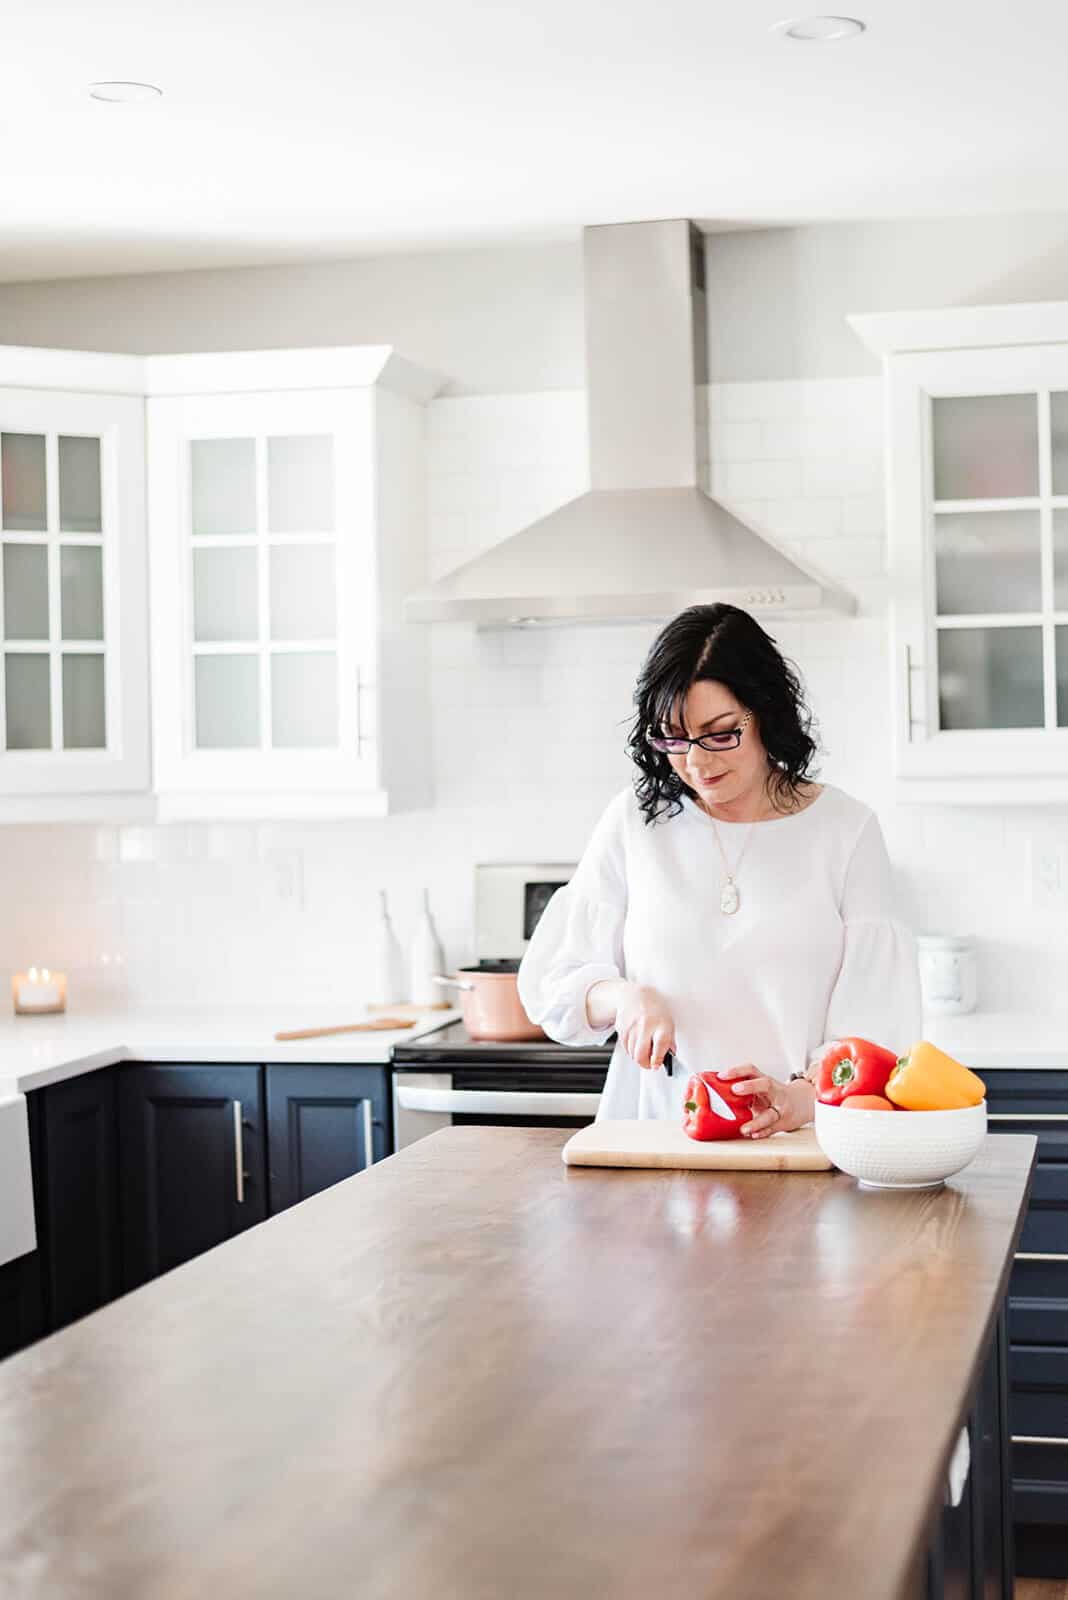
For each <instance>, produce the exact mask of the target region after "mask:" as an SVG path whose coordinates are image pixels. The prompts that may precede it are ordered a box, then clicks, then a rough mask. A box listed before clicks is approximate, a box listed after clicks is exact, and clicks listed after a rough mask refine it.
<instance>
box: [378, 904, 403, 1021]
mask: <svg viewBox="0 0 1068 1600" xmlns="http://www.w3.org/2000/svg"><path fill="white" fill-rule="evenodd" d="M378 898H379V902H380V912H379V918H378V926H377V927H376V928H375V938H374V960H373V962H372V968H371V984H372V990H373V992H372V995H371V1001H372V1004H376V1005H380V1006H392V1005H400V1004H403V1002H404V1000H405V994H404V990H405V982H404V957H403V955H402V954H401V947H400V945H399V944H398V942H397V935H396V934H395V933H394V932H393V924H392V922H391V921H390V920H389V907H388V905H387V904H386V891H385V890H384V889H379V891H378Z"/></svg>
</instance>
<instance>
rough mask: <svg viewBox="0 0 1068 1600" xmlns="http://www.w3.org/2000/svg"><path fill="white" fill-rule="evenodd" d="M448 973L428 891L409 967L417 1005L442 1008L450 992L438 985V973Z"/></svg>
mask: <svg viewBox="0 0 1068 1600" xmlns="http://www.w3.org/2000/svg"><path fill="white" fill-rule="evenodd" d="M444 971H445V956H444V954H443V952H442V948H441V940H440V939H439V938H438V934H437V929H436V928H435V927H434V919H433V917H432V916H431V915H430V893H429V891H428V890H426V889H424V890H423V910H422V914H421V915H420V918H419V921H418V923H417V924H416V929H415V936H414V938H413V939H412V948H411V957H410V960H409V964H408V973H409V977H410V980H411V981H410V984H409V988H410V989H411V995H412V1004H413V1005H416V1006H439V1005H441V1003H442V1001H443V1000H446V1001H447V992H446V990H445V989H443V988H442V986H441V984H440V983H435V982H434V974H435V972H444Z"/></svg>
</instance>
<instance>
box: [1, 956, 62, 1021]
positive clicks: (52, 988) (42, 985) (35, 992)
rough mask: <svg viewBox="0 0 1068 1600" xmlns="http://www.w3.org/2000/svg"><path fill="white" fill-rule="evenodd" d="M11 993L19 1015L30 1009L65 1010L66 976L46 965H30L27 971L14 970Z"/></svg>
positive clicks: (30, 1010)
mask: <svg viewBox="0 0 1068 1600" xmlns="http://www.w3.org/2000/svg"><path fill="white" fill-rule="evenodd" d="M11 993H12V997H13V999H14V1002H15V1010H16V1012H17V1013H18V1014H19V1015H20V1016H23V1015H26V1014H27V1013H29V1012H32V1011H66V1009H67V976H66V973H63V972H51V971H50V970H49V969H48V967H31V968H30V970H29V972H16V974H15V976H14V977H13V978H12V980H11Z"/></svg>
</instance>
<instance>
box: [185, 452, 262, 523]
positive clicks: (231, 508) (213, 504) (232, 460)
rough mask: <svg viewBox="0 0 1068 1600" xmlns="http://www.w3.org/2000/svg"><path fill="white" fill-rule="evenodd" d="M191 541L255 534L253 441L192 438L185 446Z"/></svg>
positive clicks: (254, 460)
mask: <svg viewBox="0 0 1068 1600" xmlns="http://www.w3.org/2000/svg"><path fill="white" fill-rule="evenodd" d="M189 484H190V495H191V525H192V532H193V535H194V537H195V538H202V537H204V536H206V535H212V534H234V533H255V532H256V441H255V439H193V440H191V441H190V445H189Z"/></svg>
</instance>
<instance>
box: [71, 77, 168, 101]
mask: <svg viewBox="0 0 1068 1600" xmlns="http://www.w3.org/2000/svg"><path fill="white" fill-rule="evenodd" d="M162 93H163V90H162V89H157V88H156V85H155V84H154V83H123V82H121V81H116V82H114V83H91V84H90V85H89V95H90V98H91V99H93V100H111V101H115V102H120V101H121V102H124V103H125V102H127V101H131V100H158V99H159V97H160V95H161V94H162Z"/></svg>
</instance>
